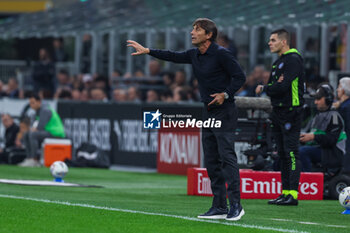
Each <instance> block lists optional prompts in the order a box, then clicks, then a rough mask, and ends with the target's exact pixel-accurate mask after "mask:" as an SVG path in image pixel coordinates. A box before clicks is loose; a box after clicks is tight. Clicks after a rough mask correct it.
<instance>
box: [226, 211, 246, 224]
mask: <svg viewBox="0 0 350 233" xmlns="http://www.w3.org/2000/svg"><path fill="white" fill-rule="evenodd" d="M244 214H245V212H244V209H242V211H241V213H240V214H239V215H238V216H237V217H235V218H226V220H228V221H238V220H240V219H241V218H242V216H243V215H244Z"/></svg>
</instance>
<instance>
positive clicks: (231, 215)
mask: <svg viewBox="0 0 350 233" xmlns="http://www.w3.org/2000/svg"><path fill="white" fill-rule="evenodd" d="M244 214H245V212H244V209H243V208H242V206H241V204H239V203H235V204H233V205H231V207H230V211H229V212H228V214H227V217H226V220H229V221H238V220H240V219H241V218H242V216H243V215H244Z"/></svg>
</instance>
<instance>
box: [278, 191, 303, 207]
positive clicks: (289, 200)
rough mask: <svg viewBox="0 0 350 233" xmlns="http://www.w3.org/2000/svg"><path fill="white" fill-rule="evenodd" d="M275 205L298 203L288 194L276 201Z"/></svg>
mask: <svg viewBox="0 0 350 233" xmlns="http://www.w3.org/2000/svg"><path fill="white" fill-rule="evenodd" d="M277 205H298V200H297V199H294V197H293V196H292V195H290V194H288V195H287V196H286V197H285V198H283V200H281V201H279V202H277Z"/></svg>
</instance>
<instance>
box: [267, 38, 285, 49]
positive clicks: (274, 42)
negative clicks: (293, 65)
mask: <svg viewBox="0 0 350 233" xmlns="http://www.w3.org/2000/svg"><path fill="white" fill-rule="evenodd" d="M268 45H269V47H270V51H271V53H279V52H280V51H281V50H282V48H283V46H284V41H283V40H281V39H280V38H279V37H278V34H272V35H271V36H270V40H269V43H268Z"/></svg>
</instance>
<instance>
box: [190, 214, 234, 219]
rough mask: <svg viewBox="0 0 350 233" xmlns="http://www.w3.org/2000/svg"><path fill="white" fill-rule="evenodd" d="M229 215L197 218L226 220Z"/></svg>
mask: <svg viewBox="0 0 350 233" xmlns="http://www.w3.org/2000/svg"><path fill="white" fill-rule="evenodd" d="M226 216H227V214H221V215H213V216H201V215H199V216H197V218H203V219H226Z"/></svg>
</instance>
